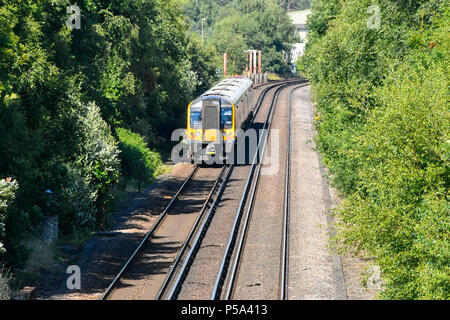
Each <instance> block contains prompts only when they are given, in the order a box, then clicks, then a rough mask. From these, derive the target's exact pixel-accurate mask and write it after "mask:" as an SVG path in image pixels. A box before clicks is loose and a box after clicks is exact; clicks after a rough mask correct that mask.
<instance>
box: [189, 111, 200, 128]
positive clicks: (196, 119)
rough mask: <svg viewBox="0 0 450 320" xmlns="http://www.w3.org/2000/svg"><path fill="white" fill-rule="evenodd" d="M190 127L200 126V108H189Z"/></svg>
mask: <svg viewBox="0 0 450 320" xmlns="http://www.w3.org/2000/svg"><path fill="white" fill-rule="evenodd" d="M191 128H193V129H201V128H202V108H201V107H200V108H191Z"/></svg>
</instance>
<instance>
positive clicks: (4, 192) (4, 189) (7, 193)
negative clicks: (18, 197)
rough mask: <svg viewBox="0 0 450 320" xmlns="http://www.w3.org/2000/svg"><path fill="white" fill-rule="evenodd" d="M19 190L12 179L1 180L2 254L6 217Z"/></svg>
mask: <svg viewBox="0 0 450 320" xmlns="http://www.w3.org/2000/svg"><path fill="white" fill-rule="evenodd" d="M18 188H19V185H18V183H17V181H15V180H12V179H11V178H7V179H1V180H0V254H2V253H5V251H6V250H5V248H4V247H3V242H2V240H3V238H4V236H5V217H6V212H7V209H8V206H9V205H10V204H11V202H12V201H13V200H14V198H15V192H16V191H17V189H18Z"/></svg>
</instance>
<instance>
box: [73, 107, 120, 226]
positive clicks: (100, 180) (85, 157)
mask: <svg viewBox="0 0 450 320" xmlns="http://www.w3.org/2000/svg"><path fill="white" fill-rule="evenodd" d="M84 110H85V114H84V115H83V116H82V118H81V121H82V130H81V135H82V138H81V139H82V143H81V144H80V152H79V155H80V156H79V158H78V159H77V161H76V166H78V168H79V170H80V172H81V173H82V175H83V176H84V179H85V181H86V182H87V183H88V184H89V186H90V187H88V186H85V189H86V188H87V189H89V188H93V190H95V193H96V195H95V196H94V195H88V197H90V198H93V197H95V203H96V207H97V217H96V222H97V225H98V226H99V227H104V226H105V224H106V206H107V203H108V201H109V200H110V196H111V193H110V191H111V187H112V185H113V184H114V183H116V182H117V181H118V178H119V174H120V171H119V168H120V159H119V152H120V151H119V148H118V146H117V142H116V140H115V139H114V137H113V136H112V134H111V130H110V128H109V126H108V124H107V123H106V122H105V121H104V120H103V119H102V116H101V112H100V108H99V107H98V106H97V105H96V104H95V103H89V104H88V105H87V106H86V107H85V109H84ZM83 183H84V182H83ZM84 191H86V190H84ZM87 192H88V193H89V191H87ZM84 197H85V196H84Z"/></svg>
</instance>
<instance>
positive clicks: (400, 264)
mask: <svg viewBox="0 0 450 320" xmlns="http://www.w3.org/2000/svg"><path fill="white" fill-rule="evenodd" d="M327 3H328V4H327ZM376 3H377V5H379V7H380V9H381V11H380V12H381V25H380V28H379V29H370V28H368V27H367V26H366V22H367V19H368V18H369V16H370V14H368V12H367V8H368V7H369V6H370V5H371V4H372V1H369V0H358V1H356V0H343V1H329V2H328V1H324V0H316V1H314V2H313V6H312V8H313V16H312V17H311V19H310V23H311V28H312V33H311V34H310V42H309V44H308V46H307V49H306V54H305V56H304V57H303V58H302V59H301V60H300V61H299V62H298V69H299V70H300V71H301V72H303V73H304V74H306V75H308V77H309V78H310V80H311V83H312V90H313V99H314V101H315V102H316V107H317V110H318V114H317V117H316V127H317V129H318V136H317V145H318V148H319V150H320V151H321V152H322V153H324V162H325V164H326V165H327V166H328V167H329V168H330V172H331V173H332V182H333V184H334V185H336V186H337V187H338V188H339V189H340V190H341V191H342V193H343V194H344V196H345V197H346V199H345V201H344V202H343V204H342V206H340V207H339V208H338V209H337V210H336V214H337V221H338V223H337V228H338V230H337V231H338V232H337V234H338V237H337V240H340V241H338V243H340V244H342V245H343V247H342V248H343V249H346V250H354V249H355V248H356V249H357V250H358V251H361V250H363V251H364V252H366V253H368V254H370V255H371V256H375V257H376V258H377V263H378V264H379V266H380V268H381V271H382V274H383V278H384V280H385V283H386V287H385V290H384V291H383V292H382V293H381V297H383V298H388V299H449V298H450V285H449V284H450V246H449V241H448V239H449V235H450V217H449V207H450V206H449V202H448V190H449V184H450V182H449V151H450V146H449V130H450V128H449V123H450V114H449V109H448V105H449V101H448V82H449V79H448V56H449V43H450V41H449V32H448V20H449V16H448V15H449V4H448V2H444V1H437V0H424V1H407V2H396V3H393V2H392V1H388V0H379V1H377V2H376ZM320 8H324V10H318V9H320ZM330 13H332V14H330Z"/></svg>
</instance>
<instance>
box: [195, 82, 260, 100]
mask: <svg viewBox="0 0 450 320" xmlns="http://www.w3.org/2000/svg"><path fill="white" fill-rule="evenodd" d="M252 84H253V82H252V80H250V79H249V78H247V77H230V78H226V79H224V80H222V81H221V82H219V83H218V84H217V85H215V86H214V87H212V88H211V89H209V90H208V91H206V92H205V93H204V94H202V95H201V97H206V96H216V97H223V98H225V99H226V100H229V101H231V102H233V103H234V104H236V103H238V102H239V100H240V99H241V97H242V95H243V94H244V93H245V92H246V91H247V90H248V89H249V88H250V87H251V86H252Z"/></svg>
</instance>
